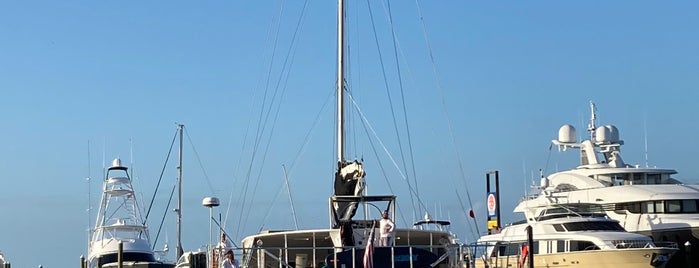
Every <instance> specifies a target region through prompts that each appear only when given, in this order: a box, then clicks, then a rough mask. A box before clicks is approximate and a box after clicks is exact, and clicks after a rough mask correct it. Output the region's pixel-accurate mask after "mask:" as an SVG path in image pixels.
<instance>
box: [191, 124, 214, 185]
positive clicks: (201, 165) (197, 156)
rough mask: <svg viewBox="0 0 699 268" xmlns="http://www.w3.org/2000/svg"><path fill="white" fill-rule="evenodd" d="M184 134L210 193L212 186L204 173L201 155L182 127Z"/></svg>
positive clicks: (207, 175)
mask: <svg viewBox="0 0 699 268" xmlns="http://www.w3.org/2000/svg"><path fill="white" fill-rule="evenodd" d="M184 134H185V136H187V141H189V145H191V147H192V152H194V156H195V157H196V158H197V162H198V163H199V168H201V171H202V173H204V179H205V180H206V184H207V185H208V186H209V190H211V194H212V195H213V194H214V187H213V186H212V185H211V180H210V179H209V174H207V173H206V169H204V164H202V162H201V157H199V153H198V152H197V148H195V147H194V143H193V142H192V137H190V136H189V131H187V129H186V128H185V129H184Z"/></svg>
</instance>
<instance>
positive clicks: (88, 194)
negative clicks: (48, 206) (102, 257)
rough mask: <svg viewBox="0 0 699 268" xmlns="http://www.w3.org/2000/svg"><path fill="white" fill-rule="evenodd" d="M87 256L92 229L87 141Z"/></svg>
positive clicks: (88, 145) (88, 141) (88, 148)
mask: <svg viewBox="0 0 699 268" xmlns="http://www.w3.org/2000/svg"><path fill="white" fill-rule="evenodd" d="M85 180H86V181H87V255H88V256H90V239H91V236H92V227H90V224H91V222H90V221H92V196H91V194H90V193H91V192H92V187H91V185H90V180H91V179H90V140H87V178H85Z"/></svg>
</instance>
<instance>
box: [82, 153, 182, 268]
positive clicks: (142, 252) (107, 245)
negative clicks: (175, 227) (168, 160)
mask: <svg viewBox="0 0 699 268" xmlns="http://www.w3.org/2000/svg"><path fill="white" fill-rule="evenodd" d="M120 247H121V249H122V250H121V252H122V254H121V261H122V265H123V267H134V268H136V267H137V268H151V267H158V268H165V267H173V266H174V265H173V264H169V263H163V262H160V261H157V260H156V258H155V255H154V251H153V249H152V248H151V242H150V236H149V234H148V227H147V226H146V224H145V221H144V220H143V218H142V217H141V210H140V209H139V206H138V202H137V200H136V195H135V193H134V189H133V186H132V185H131V178H130V177H129V173H128V168H127V167H124V166H122V165H121V160H119V159H118V158H117V159H114V161H113V163H112V166H111V167H109V168H108V169H107V173H106V178H105V180H104V187H103V189H102V200H101V202H100V207H99V212H98V214H97V222H96V224H95V229H94V230H93V233H92V238H91V240H90V245H89V252H88V258H87V262H88V267H90V268H101V267H117V266H118V261H119V254H118V253H119V248H120Z"/></svg>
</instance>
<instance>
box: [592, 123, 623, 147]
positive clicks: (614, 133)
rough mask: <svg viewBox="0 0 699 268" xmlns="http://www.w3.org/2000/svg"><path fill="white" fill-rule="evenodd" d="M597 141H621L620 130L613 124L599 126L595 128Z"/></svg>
mask: <svg viewBox="0 0 699 268" xmlns="http://www.w3.org/2000/svg"><path fill="white" fill-rule="evenodd" d="M595 141H596V142H601V143H617V142H619V130H618V129H617V128H616V127H615V126H613V125H606V126H602V127H598V128H597V129H596V130H595Z"/></svg>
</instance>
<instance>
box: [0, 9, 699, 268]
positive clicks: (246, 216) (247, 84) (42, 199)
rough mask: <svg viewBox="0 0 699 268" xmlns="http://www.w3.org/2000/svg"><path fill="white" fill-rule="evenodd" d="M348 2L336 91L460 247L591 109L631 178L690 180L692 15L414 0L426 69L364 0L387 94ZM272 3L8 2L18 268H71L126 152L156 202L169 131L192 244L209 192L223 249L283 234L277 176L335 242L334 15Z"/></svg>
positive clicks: (2, 66) (553, 160)
mask: <svg viewBox="0 0 699 268" xmlns="http://www.w3.org/2000/svg"><path fill="white" fill-rule="evenodd" d="M352 2H353V5H351V7H350V8H349V10H350V13H352V14H353V15H358V16H356V17H354V18H350V25H349V26H348V27H349V28H348V31H349V33H350V36H352V37H351V38H350V43H352V44H353V45H351V46H350V50H351V56H350V64H351V68H350V74H349V79H350V81H351V82H350V84H351V90H352V92H353V95H354V97H355V98H356V100H357V102H358V106H359V107H360V108H361V109H362V112H363V113H364V115H365V116H366V117H367V120H368V122H369V123H370V124H371V125H372V127H373V128H374V130H375V131H376V133H377V136H378V137H379V138H380V139H381V142H382V143H383V144H384V146H385V151H387V152H390V153H391V157H393V159H395V161H396V163H397V164H398V166H399V167H401V173H403V174H407V175H408V180H409V181H410V182H411V183H413V187H416V189H417V192H418V194H419V196H420V200H421V201H422V202H423V203H424V204H425V206H427V207H428V209H429V210H431V212H432V214H433V216H434V217H435V218H449V219H451V220H452V221H453V229H452V230H453V231H454V232H456V233H457V234H458V235H459V237H461V239H462V241H463V242H469V241H473V239H474V238H475V235H476V234H475V233H474V231H471V230H472V228H473V227H472V226H471V227H469V226H468V225H467V224H466V218H465V216H464V215H465V213H466V212H464V211H462V209H461V207H462V206H463V207H465V208H466V209H469V208H473V209H474V210H475V212H476V215H477V217H478V222H479V225H480V226H479V228H480V231H481V232H483V231H484V225H485V224H484V223H485V220H484V218H483V216H484V214H485V213H486V210H485V206H484V203H485V202H484V200H485V186H484V177H485V175H484V174H485V172H486V171H488V170H494V169H497V170H500V172H501V181H502V184H503V185H502V186H503V188H504V189H503V190H502V191H503V200H502V202H503V203H502V207H503V212H502V213H503V218H504V220H505V221H509V220H514V219H517V217H516V216H514V215H512V214H511V213H510V211H511V209H512V208H513V207H514V206H515V204H516V202H517V201H518V200H519V198H520V197H521V195H522V194H524V191H525V188H526V186H527V185H528V184H530V183H531V180H532V176H533V177H537V174H536V173H537V172H538V171H537V170H538V169H540V168H541V169H544V170H545V172H546V173H550V172H554V171H556V170H562V169H567V168H570V167H573V166H574V165H575V164H576V161H577V159H576V157H577V154H576V153H575V152H565V153H559V152H556V151H555V150H553V151H549V144H550V141H551V140H552V139H554V138H555V137H556V135H557V131H558V128H559V127H560V126H561V125H563V124H566V123H568V124H573V125H574V126H576V127H577V128H578V133H579V134H582V135H584V125H585V124H586V123H587V120H588V118H589V110H588V102H589V101H590V100H593V101H595V102H596V103H597V105H598V118H599V122H598V123H599V124H615V125H616V126H617V127H618V128H619V130H620V134H621V138H622V139H624V140H625V142H626V145H625V146H624V147H623V149H622V152H623V155H624V160H625V161H626V162H627V163H631V164H644V163H645V162H646V160H645V157H644V155H645V154H644V152H646V151H647V153H648V160H647V161H648V162H649V164H650V165H652V166H658V167H665V168H674V169H677V170H678V171H679V174H678V175H677V176H676V178H678V179H680V180H683V181H686V182H694V183H696V182H699V169H698V168H697V165H696V152H697V151H699V142H698V141H697V133H699V124H697V119H696V116H697V115H698V114H699V52H698V51H699V50H698V49H697V48H699V32H698V30H697V29H699V16H698V15H697V10H699V4H698V3H697V2H692V1H669V2H668V1H663V2H659V1H584V2H570V1H534V2H532V1H526V2H522V1H518V2H508V3H503V2H495V3H491V2H487V3H486V2H484V1H446V0H444V1H442V0H438V1H420V2H419V4H420V14H421V15H422V18H423V19H424V25H425V33H426V34H427V36H428V40H429V43H430V45H431V52H432V55H433V56H434V63H435V65H434V66H433V65H432V63H431V61H430V59H429V53H430V50H429V49H428V47H427V45H426V42H425V35H424V34H423V29H422V25H421V22H420V20H419V15H418V11H417V10H418V9H417V8H416V4H415V2H413V1H394V2H398V3H391V7H390V8H391V11H392V14H393V16H392V17H393V22H394V29H395V33H396V40H397V45H396V47H398V48H399V50H398V52H394V51H395V50H394V49H393V47H394V45H393V43H392V38H391V34H390V31H388V30H389V28H388V27H387V26H386V22H387V21H388V19H387V16H386V11H387V10H388V5H387V4H386V2H385V1H369V2H371V3H372V6H371V7H372V10H373V12H374V18H373V20H374V24H375V28H376V36H378V44H379V46H380V47H381V56H382V58H383V63H384V66H385V73H386V77H387V79H386V80H384V79H383V72H382V70H381V68H380V67H377V66H379V65H377V63H379V61H378V60H377V59H378V54H377V50H376V43H377V41H375V39H374V31H373V30H372V23H371V21H372V19H371V18H370V17H369V16H368V15H367V11H366V8H367V2H365V1H357V2H356V3H354V1H352ZM281 5H282V3H280V1H145V2H144V1H111V2H109V1H5V2H2V3H0V93H1V94H0V127H1V128H2V131H0V148H2V149H1V150H0V151H1V152H2V153H0V174H1V175H0V215H2V216H1V217H0V250H1V251H2V252H4V253H5V255H6V257H7V258H8V259H9V260H10V261H11V262H12V263H13V267H36V266H38V265H39V264H42V265H43V266H44V267H78V265H79V263H78V258H79V256H80V255H85V254H86V245H87V229H88V228H89V227H88V226H91V225H94V220H95V219H94V213H95V211H96V208H97V206H98V200H99V194H100V192H99V191H100V187H101V181H102V179H103V178H102V168H103V167H104V162H107V163H108V162H109V161H110V160H111V159H112V158H114V157H121V158H122V160H123V162H124V163H125V164H128V165H129V166H132V167H133V170H134V174H135V178H134V186H135V187H136V188H137V191H138V192H139V193H140V195H141V196H142V200H141V201H142V202H141V203H149V202H150V197H151V196H153V192H154V189H155V184H156V182H157V179H158V177H159V176H160V171H161V169H162V168H163V165H164V162H165V158H166V155H167V152H168V149H169V146H170V142H171V140H172V137H173V135H174V134H175V130H176V123H182V124H185V129H186V133H187V135H186V137H185V151H184V155H185V157H184V169H183V171H184V187H185V189H184V199H183V202H184V207H183V214H184V226H183V243H184V248H185V250H193V249H196V248H198V247H200V246H202V245H204V244H205V243H206V242H207V241H208V239H209V238H208V221H207V218H208V213H209V212H208V210H207V209H206V208H204V207H202V206H201V199H202V198H203V197H205V196H211V195H214V196H218V197H220V198H221V200H222V203H223V205H222V206H221V207H220V208H219V209H217V210H216V212H215V213H216V214H219V213H220V214H222V217H223V218H227V220H225V226H226V229H227V230H228V232H229V233H231V234H232V236H233V237H234V240H235V241H236V242H237V241H240V240H241V239H242V238H243V237H244V236H245V235H248V234H252V233H255V232H257V231H258V230H260V229H290V228H293V227H294V225H293V224H294V221H293V219H292V216H293V215H292V213H291V205H290V203H291V202H290V201H289V195H288V194H287V192H286V191H285V188H284V181H283V169H282V166H284V167H286V170H287V175H288V177H289V183H290V185H291V195H292V197H293V200H294V202H293V203H294V207H295V210H296V214H297V217H298V222H299V225H300V227H301V228H323V227H327V225H328V219H327V198H328V196H329V195H330V194H331V187H332V179H333V177H332V176H333V175H332V172H333V169H334V166H335V153H334V150H335V149H334V148H335V147H334V143H333V139H334V137H333V133H334V106H335V104H334V101H333V99H332V98H333V85H334V83H335V79H336V77H335V62H336V61H335V56H334V55H335V51H336V45H335V42H336V38H335V21H336V20H335V5H334V3H333V1H309V2H308V3H307V6H306V8H305V11H304V12H303V13H302V10H303V7H304V5H303V1H286V4H285V6H284V7H283V8H282V7H281ZM301 14H303V15H301ZM300 17H301V18H300ZM299 18H300V19H299ZM298 21H300V22H301V23H300V24H297V22H298ZM297 25H300V27H299V30H298V32H296V28H297ZM276 32H279V34H278V35H276V34H274V33H276ZM294 33H296V35H294ZM292 41H293V42H292ZM290 47H291V53H289V51H290ZM272 48H276V49H272ZM287 55H289V56H288V59H289V60H288V61H286V65H284V63H285V59H286V58H287ZM270 59H271V60H270ZM396 59H397V60H396ZM396 61H398V62H399V63H400V64H399V65H398V66H401V67H400V70H401V77H402V81H403V82H402V89H403V93H404V95H403V97H401V95H400V89H401V83H398V79H397V77H398V76H397V71H396V67H395V66H396V64H395V62H396ZM270 66H271V67H270ZM284 66H286V67H284ZM434 70H436V74H437V75H435V72H434ZM436 77H438V79H439V83H437V82H436V80H437V78H436ZM384 81H387V82H386V83H384ZM386 84H387V85H388V88H389V89H390V92H391V93H390V94H391V95H390V96H391V101H392V106H393V111H394V112H395V113H396V122H397V127H394V120H393V116H392V113H391V109H390V107H391V106H390V105H389V100H388V97H387V93H386V92H387V90H386ZM437 84H439V85H441V87H438V86H436V85H437ZM265 96H266V97H265ZM403 103H405V107H406V108H405V110H406V111H407V120H405V121H404V119H403V118H404V113H403ZM353 115H354V116H352V119H351V120H350V127H351V129H352V132H351V133H353V134H351V135H350V137H351V138H350V140H351V141H350V143H349V146H348V147H349V150H350V153H349V156H350V157H363V158H364V160H365V163H366V164H365V168H366V170H367V173H368V176H367V181H368V183H369V191H370V192H371V193H377V194H378V193H380V194H384V193H393V194H396V195H397V196H398V197H399V204H400V207H401V211H402V212H403V213H404V216H403V217H401V218H399V219H397V220H398V224H399V225H400V226H407V225H408V224H409V223H407V222H406V221H408V222H411V221H412V220H414V219H415V218H416V217H420V215H416V216H414V215H412V214H421V213H423V212H420V209H418V210H417V211H418V212H417V213H413V212H411V211H414V209H413V207H412V205H411V203H413V202H415V200H414V199H411V198H410V195H409V194H408V192H409V191H408V188H407V184H406V182H405V180H404V179H402V178H401V177H400V175H399V173H398V172H397V171H396V168H394V167H393V164H392V163H391V162H390V160H389V158H388V157H387V155H386V153H385V152H384V148H383V147H381V145H380V144H379V143H378V140H377V139H376V137H374V136H373V134H372V135H371V139H372V141H373V146H372V144H370V143H368V142H366V141H367V132H370V131H367V130H365V129H364V128H363V127H362V123H361V119H360V118H359V117H358V116H356V113H354V114H353ZM447 118H448V119H449V120H450V122H451V128H450V127H449V124H448V120H447ZM406 121H407V122H408V124H409V128H410V145H411V146H408V137H407V135H406V134H405V132H406V131H405V128H406V127H405V123H404V122H406ZM396 128H397V129H398V131H397V132H398V133H400V134H396ZM258 133H261V134H258ZM397 135H400V139H401V143H400V144H401V146H402V147H399V143H398V142H397V138H396V137H397ZM256 137H257V138H256ZM452 137H453V139H452ZM256 140H257V142H256ZM646 140H647V150H646V149H645V148H646V145H645V141H646ZM88 144H89V146H88ZM401 148H402V154H401ZM410 152H412V155H413V157H412V158H411V157H409V153H410ZM377 155H378V156H379V157H377ZM174 161H175V158H171V162H170V164H169V165H168V166H167V167H166V168H165V170H166V172H165V175H164V176H163V182H162V185H163V186H162V188H161V189H160V190H159V192H158V194H157V197H156V202H155V205H154V208H153V212H152V215H151V217H150V218H149V219H148V224H149V226H150V227H151V236H152V238H154V237H155V232H156V231H157V228H158V225H159V223H160V220H161V217H162V215H163V213H165V211H166V204H167V199H168V194H169V191H170V190H171V189H172V188H171V187H172V186H173V185H174V183H175V177H176V171H175V166H174V165H173V163H174ZM404 163H405V164H404ZM404 166H407V167H408V168H407V169H406V168H403V167H404ZM460 166H461V167H462V168H460ZM413 167H414V168H413ZM461 170H463V173H462V171H461ZM88 177H90V178H91V179H90V180H89V183H88V180H86V178H88ZM386 178H388V179H386ZM535 180H536V181H538V179H535ZM415 181H416V182H417V185H415ZM389 183H390V187H389ZM391 189H392V190H391ZM467 191H468V194H470V196H471V199H472V204H469V202H468V201H467V198H466V194H467ZM457 192H458V193H459V195H461V198H462V201H463V204H462V205H459V199H458V198H457V194H456V193H457ZM411 201H413V202H411ZM229 203H230V205H229ZM173 204H174V203H173ZM88 206H90V207H92V208H93V210H92V213H91V215H88V212H87V208H88ZM172 207H173V206H172V205H171V206H170V208H172ZM226 215H227V216H226ZM174 231H175V218H174V216H173V214H172V213H169V214H168V215H167V216H166V217H165V226H164V229H163V233H167V236H166V237H167V240H168V244H169V246H170V248H171V249H173V250H171V254H170V255H171V256H172V253H173V251H174V248H175V233H174ZM165 240H166V238H165V237H164V235H161V237H160V238H159V240H158V243H157V247H158V248H162V246H163V242H164V241H165Z"/></svg>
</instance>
